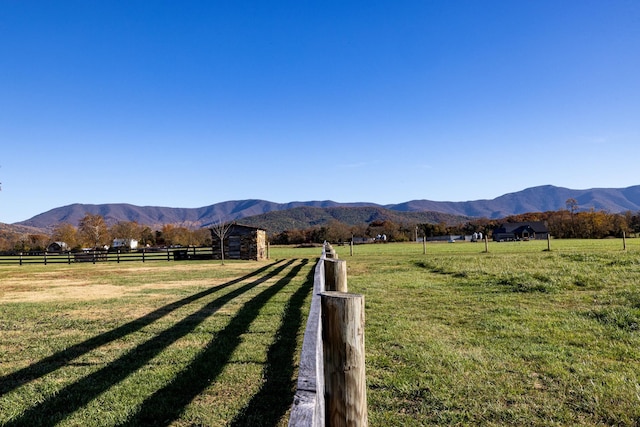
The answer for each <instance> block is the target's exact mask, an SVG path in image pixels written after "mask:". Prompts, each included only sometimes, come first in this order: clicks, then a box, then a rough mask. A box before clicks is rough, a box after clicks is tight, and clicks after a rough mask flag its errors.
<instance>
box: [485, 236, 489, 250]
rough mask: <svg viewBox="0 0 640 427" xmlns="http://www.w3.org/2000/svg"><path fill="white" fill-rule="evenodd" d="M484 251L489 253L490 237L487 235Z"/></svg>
mask: <svg viewBox="0 0 640 427" xmlns="http://www.w3.org/2000/svg"><path fill="white" fill-rule="evenodd" d="M484 251H485V252H486V253H489V237H487V235H486V234H485V235H484Z"/></svg>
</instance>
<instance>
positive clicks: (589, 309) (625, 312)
mask: <svg viewBox="0 0 640 427" xmlns="http://www.w3.org/2000/svg"><path fill="white" fill-rule="evenodd" d="M336 249H337V251H338V253H339V254H340V257H341V258H342V259H345V260H346V261H347V266H348V275H349V290H350V291H351V292H357V293H363V294H364V295H365V299H366V316H367V319H366V337H365V340H366V351H367V379H368V403H369V420H370V423H371V424H372V425H380V426H382V425H385V426H389V425H395V426H410V425H415V426H418V425H495V426H498V425H518V426H522V425H530V426H534V425H535V426H550V425H563V426H564V425H593V426H595V425H627V426H637V425H640V326H639V325H640V240H636V239H629V240H627V251H623V250H622V241H621V240H601V241H585V240H583V241H578V240H576V241H555V240H554V241H552V242H551V249H552V250H551V251H550V252H548V251H546V249H547V242H546V241H545V242H535V241H530V242H509V243H490V245H489V253H483V251H484V244H482V243H455V244H447V243H441V244H428V245H427V254H426V255H423V247H422V244H416V243H412V244H398V245H391V244H390V245H370V246H356V247H355V248H354V256H352V257H351V256H349V248H348V247H343V248H341V247H336Z"/></svg>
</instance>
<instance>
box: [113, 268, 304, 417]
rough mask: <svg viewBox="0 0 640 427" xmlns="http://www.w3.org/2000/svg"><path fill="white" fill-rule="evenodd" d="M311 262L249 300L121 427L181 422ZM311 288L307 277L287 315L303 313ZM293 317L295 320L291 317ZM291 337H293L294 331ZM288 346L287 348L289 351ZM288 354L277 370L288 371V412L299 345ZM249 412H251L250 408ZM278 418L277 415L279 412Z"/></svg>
mask: <svg viewBox="0 0 640 427" xmlns="http://www.w3.org/2000/svg"><path fill="white" fill-rule="evenodd" d="M308 263H309V260H308V259H304V260H302V262H301V263H300V264H298V265H296V266H295V267H294V268H292V269H291V271H290V272H289V273H288V274H287V275H286V276H284V277H282V278H281V279H279V280H278V281H277V282H276V283H274V284H273V285H271V286H269V287H268V288H266V289H265V290H263V291H262V292H260V293H259V294H257V295H256V296H254V297H253V298H252V299H251V300H250V301H247V302H246V303H245V304H244V305H243V306H242V308H240V310H239V311H238V312H237V313H236V314H235V316H233V318H231V320H230V321H229V323H228V324H227V326H225V328H224V329H222V330H221V331H220V332H219V333H218V334H216V336H215V338H214V339H213V340H212V341H211V342H209V343H208V345H207V346H206V348H205V349H204V351H202V352H201V353H200V354H199V355H198V357H196V358H195V359H194V360H193V362H191V364H190V365H189V366H188V367H187V368H185V369H184V370H183V371H182V372H180V373H179V374H178V375H177V376H176V378H175V380H174V381H172V382H171V383H170V384H168V385H167V386H165V387H163V388H162V389H160V390H158V391H156V392H155V393H153V394H152V395H151V396H150V397H149V398H147V399H146V400H145V401H144V402H143V403H142V405H140V407H139V411H138V412H137V413H136V414H135V415H133V416H132V417H131V418H129V419H128V420H127V421H126V422H125V423H123V424H120V426H121V427H134V426H140V425H145V426H149V425H153V426H165V425H169V424H171V423H172V422H173V421H175V420H176V419H178V418H179V417H180V415H181V414H182V411H183V410H184V408H185V407H186V406H187V405H188V404H189V403H190V402H191V401H192V400H193V399H194V398H195V397H196V396H198V395H199V394H200V393H202V392H203V391H204V390H205V389H206V388H207V387H208V386H209V385H210V384H211V383H213V382H214V381H215V380H216V379H217V377H218V376H219V375H220V373H221V372H222V370H223V369H224V367H225V366H226V365H227V363H228V362H229V359H230V357H231V355H232V354H233V351H234V350H235V349H236V348H237V347H238V346H239V345H240V343H241V342H242V335H243V334H244V333H245V332H247V330H248V329H249V326H250V325H251V323H252V322H253V321H254V320H255V319H256V318H257V317H258V314H259V313H260V310H261V309H262V307H264V306H265V305H266V304H267V303H268V302H269V300H270V299H271V298H272V297H273V296H275V295H276V294H277V293H278V292H280V291H281V290H282V289H283V288H284V287H285V286H286V285H287V284H289V283H290V282H291V280H292V279H293V278H295V277H296V276H297V275H298V274H299V273H300V270H301V269H302V268H303V267H304V266H305V265H306V264H308ZM312 284H313V278H311V285H312ZM310 289H311V288H310V287H309V279H308V278H307V280H306V281H305V283H304V285H303V286H302V287H301V288H299V289H298V291H296V293H294V295H293V297H292V298H291V299H290V301H289V305H288V308H287V312H288V311H289V310H291V313H294V312H295V311H296V310H297V311H300V306H301V304H302V303H303V301H304V296H306V294H307V293H308V292H309V291H310ZM292 302H293V305H292ZM294 305H296V306H297V308H296V307H294ZM289 316H291V317H292V318H289ZM295 317H296V314H291V315H289V314H285V318H283V322H282V323H283V326H282V327H281V328H280V331H279V332H282V329H283V328H284V327H286V326H287V325H286V324H284V323H285V322H287V321H293V322H294V323H295ZM297 317H298V318H299V317H300V314H297ZM298 322H301V320H298ZM287 334H290V332H289V333H287ZM287 339H289V336H287ZM294 341H295V338H294ZM276 342H278V339H276ZM285 346H286V345H285ZM285 346H283V349H284V348H286V347H285ZM272 347H273V346H272ZM286 351H288V352H289V353H291V354H290V355H286V357H287V358H288V359H289V360H288V362H287V361H285V362H284V363H285V366H280V365H279V366H278V368H277V369H280V368H282V369H283V371H284V372H286V373H285V375H288V382H289V384H288V392H285V393H284V396H283V397H284V398H285V399H287V405H286V407H285V410H286V408H287V407H289V406H290V405H291V399H292V398H293V394H292V392H291V373H292V371H293V366H292V364H293V360H292V359H293V352H295V342H294V346H293V348H287V349H286ZM270 353H271V351H270ZM274 357H275V355H270V359H269V360H268V363H270V364H274V363H278V364H280V362H281V361H280V360H278V361H275V360H274ZM287 365H291V366H287ZM275 370H276V368H271V369H270V373H269V372H268V374H269V375H270V376H271V377H272V379H271V383H270V385H269V386H270V387H272V386H273V385H274V379H273V378H275V375H276V372H275ZM205 373H206V374H205ZM267 383H269V379H267ZM278 389H279V390H282V387H278ZM252 402H253V400H252ZM253 405H254V406H255V405H256V404H255V403H254V404H253ZM278 405H279V407H281V406H282V405H283V402H279V403H278ZM245 409H247V410H248V409H250V408H245ZM273 409H274V408H270V410H273ZM277 410H278V408H276V411H277ZM274 415H275V416H277V414H275V413H274ZM248 425H256V424H248Z"/></svg>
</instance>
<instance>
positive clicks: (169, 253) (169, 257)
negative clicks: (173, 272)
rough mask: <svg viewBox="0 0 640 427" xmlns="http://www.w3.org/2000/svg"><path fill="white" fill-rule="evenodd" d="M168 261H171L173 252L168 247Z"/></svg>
mask: <svg viewBox="0 0 640 427" xmlns="http://www.w3.org/2000/svg"><path fill="white" fill-rule="evenodd" d="M167 261H171V252H169V247H168V246H167Z"/></svg>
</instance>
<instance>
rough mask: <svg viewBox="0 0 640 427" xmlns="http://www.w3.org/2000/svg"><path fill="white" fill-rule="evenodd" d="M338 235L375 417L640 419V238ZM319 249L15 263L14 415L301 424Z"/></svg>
mask: <svg viewBox="0 0 640 427" xmlns="http://www.w3.org/2000/svg"><path fill="white" fill-rule="evenodd" d="M335 248H336V250H337V252H338V254H339V256H340V258H342V259H345V260H346V261H347V266H348V275H349V289H350V291H351V292H357V293H362V294H364V295H365V301H366V331H365V335H366V336H365V340H366V351H367V381H368V403H369V422H370V425H375V426H412V425H414V426H419V425H470V426H471V425H496V426H498V425H518V426H519V425H530V426H549V425H593V426H595V425H628V426H634V425H640V375H639V374H638V372H640V326H639V324H640V239H629V240H627V250H626V251H623V250H622V241H621V240H600V241H595V240H594V241H580V240H575V241H571V240H567V241H559V240H558V241H555V240H554V241H552V242H551V249H552V250H551V251H546V250H545V249H546V248H547V242H546V241H545V242H535V241H531V242H510V243H490V245H489V253H484V244H482V243H455V244H447V243H438V244H428V245H427V253H426V254H423V247H422V244H417V243H407V244H378V245H363V246H356V247H355V248H354V255H353V256H349V247H347V246H335ZM319 251H320V249H319V248H305V249H299V248H286V247H273V248H272V250H271V257H272V260H271V261H269V262H267V263H255V262H229V263H228V264H227V265H225V266H220V265H219V264H217V263H206V262H185V263H181V262H167V263H159V262H158V263H153V264H148V265H147V264H127V265H122V264H120V265H116V264H109V265H99V264H96V265H71V266H52V265H49V266H23V267H17V266H16V267H4V266H3V267H0V310H1V311H0V321H1V323H0V338H1V341H0V424H1V425H8V426H9V425H11V426H17V425H29V426H32V425H51V424H54V423H55V422H59V423H60V425H67V426H71V425H85V426H86V425H105V426H106V425H110V426H111V425H118V426H120V425H131V426H133V425H150V424H155V425H212V426H219V425H236V426H240V425H286V420H287V411H288V409H289V406H290V404H291V399H292V396H293V387H294V386H295V376H296V365H297V358H298V353H299V346H300V341H301V335H300V334H301V331H302V330H303V329H304V321H305V320H306V313H307V308H308V303H309V298H310V292H311V288H310V286H311V283H310V280H311V278H312V277H311V273H312V269H313V266H314V263H315V259H314V258H315V257H317V256H318V255H319ZM277 259H279V261H276V260H277Z"/></svg>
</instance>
